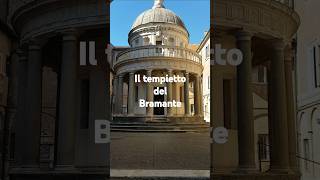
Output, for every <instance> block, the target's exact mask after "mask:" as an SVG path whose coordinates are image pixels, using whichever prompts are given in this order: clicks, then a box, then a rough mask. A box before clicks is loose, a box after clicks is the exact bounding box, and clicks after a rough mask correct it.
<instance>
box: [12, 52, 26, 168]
mask: <svg viewBox="0 0 320 180" xmlns="http://www.w3.org/2000/svg"><path fill="white" fill-rule="evenodd" d="M18 54H19V67H18V106H17V123H16V125H15V126H16V127H15V131H16V137H15V139H16V140H15V141H16V142H15V147H16V148H15V155H16V157H15V160H16V161H17V164H19V165H21V164H24V159H25V157H26V156H27V155H25V152H24V148H25V147H27V146H28V144H27V142H26V141H25V133H26V129H25V125H26V124H27V122H26V120H25V117H26V111H27V110H26V107H27V102H26V99H27V92H26V89H27V85H28V82H27V81H28V61H27V57H26V55H25V53H24V52H22V51H20V52H19V53H18Z"/></svg>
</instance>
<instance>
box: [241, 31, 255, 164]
mask: <svg viewBox="0 0 320 180" xmlns="http://www.w3.org/2000/svg"><path fill="white" fill-rule="evenodd" d="M251 38H252V35H251V34H250V33H247V32H243V31H241V32H238V34H237V46H238V48H239V49H240V50H241V52H242V53H243V62H242V63H241V64H240V65H239V66H238V68H237V78H238V82H237V92H238V94H237V97H238V141H239V169H241V170H253V169H255V148H254V147H255V144H254V121H253V102H252V101H253V97H252V84H251V83H252V82H251V76H252V62H251V61H252V53H251Z"/></svg>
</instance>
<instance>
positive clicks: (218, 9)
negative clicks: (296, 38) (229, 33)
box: [211, 0, 300, 39]
mask: <svg viewBox="0 0 320 180" xmlns="http://www.w3.org/2000/svg"><path fill="white" fill-rule="evenodd" d="M293 5H294V4H293V0H246V1H242V0H216V1H215V3H213V4H212V8H213V10H214V11H213V13H212V14H211V16H212V17H211V18H212V19H213V23H214V26H216V28H218V29H219V28H222V29H230V30H232V29H244V30H246V31H250V32H253V33H256V34H259V35H261V36H263V37H273V38H282V39H290V38H291V37H292V36H293V35H294V33H295V32H296V30H297V29H298V27H299V24H300V19H299V16H298V14H297V13H296V12H295V11H294V8H293Z"/></svg>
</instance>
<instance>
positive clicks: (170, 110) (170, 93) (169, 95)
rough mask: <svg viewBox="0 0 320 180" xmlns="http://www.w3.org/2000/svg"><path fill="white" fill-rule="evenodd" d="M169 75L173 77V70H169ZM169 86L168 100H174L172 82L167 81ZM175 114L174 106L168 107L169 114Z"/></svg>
mask: <svg viewBox="0 0 320 180" xmlns="http://www.w3.org/2000/svg"><path fill="white" fill-rule="evenodd" d="M168 76H169V77H172V70H171V69H170V70H168ZM167 88H168V94H167V101H172V97H173V96H172V93H173V91H172V83H167ZM172 114H173V108H172V107H168V116H172Z"/></svg>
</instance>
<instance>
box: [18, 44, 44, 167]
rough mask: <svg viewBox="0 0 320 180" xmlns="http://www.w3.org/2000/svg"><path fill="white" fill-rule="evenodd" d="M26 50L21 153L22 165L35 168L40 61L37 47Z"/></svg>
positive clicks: (37, 160)
mask: <svg viewBox="0 0 320 180" xmlns="http://www.w3.org/2000/svg"><path fill="white" fill-rule="evenodd" d="M28 50H29V55H28V81H27V82H28V84H27V104H26V107H27V108H26V117H25V119H26V123H25V124H24V126H25V127H24V128H25V131H24V133H25V134H24V138H25V144H26V146H25V147H24V148H23V151H22V152H23V162H24V165H31V166H37V165H38V162H39V146H40V120H41V89H42V88H41V81H42V67H41V66H42V61H41V49H40V46H39V45H37V44H33V43H31V44H30V45H29V49H28Z"/></svg>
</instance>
